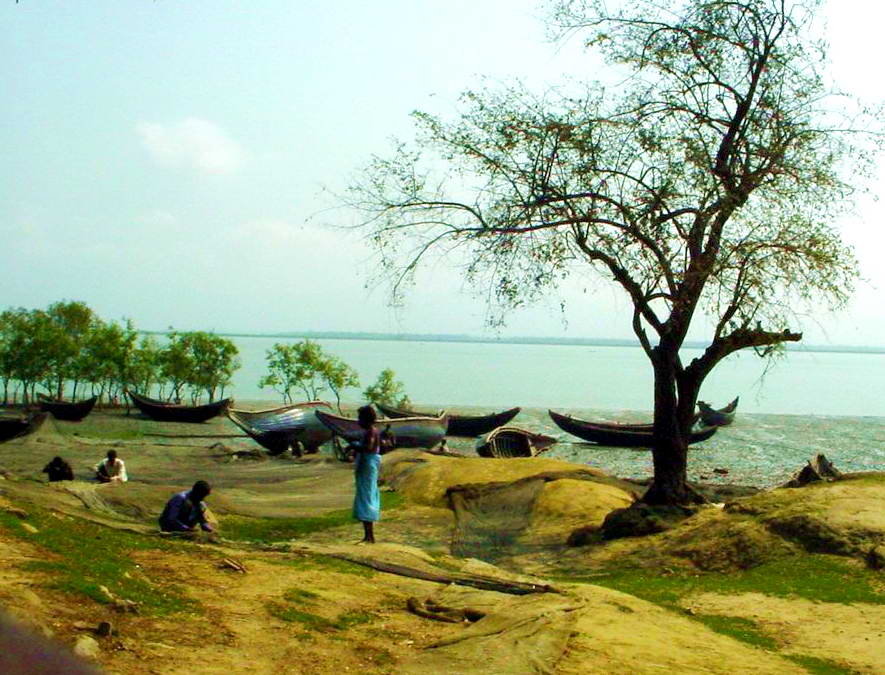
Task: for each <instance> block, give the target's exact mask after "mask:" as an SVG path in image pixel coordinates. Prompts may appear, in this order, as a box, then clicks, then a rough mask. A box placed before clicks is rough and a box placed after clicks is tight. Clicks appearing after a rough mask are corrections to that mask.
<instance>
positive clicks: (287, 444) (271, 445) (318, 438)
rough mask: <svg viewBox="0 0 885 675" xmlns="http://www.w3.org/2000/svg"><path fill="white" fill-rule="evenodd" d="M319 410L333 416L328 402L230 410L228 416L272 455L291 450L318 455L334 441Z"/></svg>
mask: <svg viewBox="0 0 885 675" xmlns="http://www.w3.org/2000/svg"><path fill="white" fill-rule="evenodd" d="M316 410H322V411H323V412H328V413H331V412H332V406H331V405H329V404H328V403H326V402H325V401H308V402H306V403H295V404H293V405H284V406H282V407H281V408H272V409H270V410H238V409H236V408H228V410H227V416H228V418H229V419H230V421H231V422H233V423H234V424H236V425H237V426H238V427H239V428H240V429H242V430H243V431H245V432H246V433H247V434H248V435H249V436H251V437H252V438H253V439H255V441H256V442H257V443H258V444H260V445H261V446H263V447H264V448H267V451H268V452H269V453H270V454H272V455H279V454H282V453H284V452H286V451H287V450H289V449H290V448H291V449H292V450H293V452H295V454H301V453H300V450H301V449H302V448H303V449H304V451H305V452H308V453H309V452H316V450H317V449H318V448H319V447H320V446H321V445H322V444H323V443H325V442H326V441H328V440H329V439H331V438H332V432H331V431H330V430H329V428H328V427H327V426H326V425H325V424H323V423H322V422H320V420H319V419H318V418H317V416H316V415H315V414H314V411H316Z"/></svg>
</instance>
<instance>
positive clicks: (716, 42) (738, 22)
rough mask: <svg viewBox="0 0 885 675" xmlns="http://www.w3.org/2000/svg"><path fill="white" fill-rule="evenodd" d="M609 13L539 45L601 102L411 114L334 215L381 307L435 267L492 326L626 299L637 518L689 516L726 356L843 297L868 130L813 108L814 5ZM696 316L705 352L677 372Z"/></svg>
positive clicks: (769, 0) (872, 144) (562, 92)
mask: <svg viewBox="0 0 885 675" xmlns="http://www.w3.org/2000/svg"><path fill="white" fill-rule="evenodd" d="M610 4H611V3H605V2H601V1H599V2H597V1H591V0H587V1H580V0H564V1H562V2H558V3H556V5H555V8H554V11H553V12H552V15H551V25H552V27H553V29H554V31H555V32H556V33H557V34H558V35H559V36H566V35H572V36H573V35H579V36H580V37H581V38H582V39H584V40H586V44H587V46H588V48H590V49H592V50H595V51H596V52H597V53H599V54H601V55H602V56H603V57H604V58H605V60H606V62H607V63H608V65H609V66H610V67H611V68H612V69H613V72H614V73H616V74H617V76H618V77H620V81H619V82H618V85H617V86H616V87H605V86H603V85H602V84H599V83H592V82H590V83H585V84H583V85H581V86H580V87H578V86H577V85H574V84H572V85H567V86H564V87H563V88H561V89H551V90H550V91H548V92H546V93H545V94H544V95H536V94H534V93H532V92H529V91H527V90H526V89H524V88H521V87H510V88H499V89H487V90H483V91H468V92H466V93H465V94H464V95H463V97H462V106H463V107H462V110H461V113H460V115H459V116H457V117H456V118H455V119H454V120H443V119H441V118H439V117H436V116H433V115H430V114H426V113H422V112H417V113H415V115H414V116H415V121H416V123H417V126H418V135H417V138H416V141H415V142H414V143H401V144H399V145H398V146H397V147H396V148H395V149H394V151H393V153H392V154H391V155H390V156H388V157H383V158H382V157H376V158H374V159H373V160H372V161H371V163H370V165H369V167H368V168H367V171H366V172H365V173H364V174H363V178H362V179H361V180H359V181H357V182H356V183H355V184H353V185H352V186H351V188H350V191H349V193H348V194H349V196H348V198H347V203H348V205H350V206H352V207H355V208H356V209H358V210H360V211H361V212H362V213H363V214H364V217H365V218H364V221H363V226H364V227H366V228H368V230H369V235H370V238H371V241H372V242H373V244H374V246H375V248H376V251H377V252H378V254H379V256H380V264H379V266H378V269H380V270H383V273H384V274H387V275H389V280H390V281H391V282H392V286H391V287H392V289H393V293H394V296H395V297H399V294H400V293H401V292H402V291H403V290H404V288H406V287H407V285H408V283H409V282H410V281H411V280H412V278H413V276H414V274H415V272H416V270H417V269H418V268H419V266H420V265H421V263H422V262H424V261H425V259H427V258H428V257H429V256H433V255H437V254H439V255H445V256H450V258H449V259H450V260H452V261H453V262H454V264H460V265H463V266H464V267H465V271H466V278H467V279H468V280H469V281H471V282H472V283H473V284H474V285H475V287H476V288H477V289H479V290H480V291H481V292H484V293H486V294H488V296H489V297H490V298H491V299H492V301H493V306H494V308H495V309H496V310H500V312H498V313H496V314H494V319H495V321H497V320H499V319H500V317H502V316H503V312H506V311H507V310H509V309H512V308H515V307H519V306H521V305H523V304H526V303H529V302H532V301H537V300H546V301H548V302H549V301H550V300H551V298H552V297H554V294H555V292H556V288H557V286H558V285H559V284H560V283H561V282H562V281H563V280H565V279H567V278H569V277H575V276H578V277H580V276H589V277H591V278H593V279H594V280H597V281H598V280H606V279H607V280H610V281H612V282H613V283H614V284H615V285H616V286H617V287H618V288H620V289H621V290H622V291H623V292H624V294H625V295H626V297H627V298H628V300H629V302H630V304H631V305H632V308H633V311H632V315H631V316H630V317H629V319H628V320H629V322H630V325H631V326H632V329H633V331H634V333H635V335H636V337H637V339H638V340H639V342H640V344H641V345H642V348H643V349H644V350H645V352H646V354H647V355H648V357H649V359H650V361H651V364H652V367H653V369H654V374H655V388H654V409H655V420H654V421H655V447H654V449H653V451H654V459H655V483H654V485H653V486H652V488H651V489H650V490H649V492H648V493H647V494H646V497H645V499H646V500H647V501H651V502H672V501H686V500H687V499H689V498H690V495H689V494H688V491H687V489H686V471H685V464H686V449H687V436H688V433H689V430H690V427H691V425H692V422H693V419H694V408H695V402H696V400H697V396H698V392H699V390H700V386H701V384H702V383H703V381H704V378H706V376H707V375H708V374H709V372H710V371H711V370H712V368H713V367H714V366H715V365H716V364H717V363H718V362H719V361H721V360H722V359H723V358H725V357H727V356H728V355H729V354H732V353H734V352H735V351H738V350H740V349H744V348H755V349H757V350H758V351H759V352H760V353H762V354H768V353H771V351H772V349H774V348H775V347H776V346H777V345H780V344H782V343H784V342H788V341H797V340H799V339H801V333H799V332H798V331H797V328H798V326H799V319H800V317H801V316H802V314H803V312H812V311H814V309H815V308H816V307H817V305H818V304H820V303H821V302H823V303H826V304H828V305H830V306H832V307H839V306H840V305H842V304H843V303H844V302H845V300H846V299H847V298H848V297H849V295H850V293H851V291H852V288H853V283H854V281H855V280H856V278H857V276H858V270H857V265H856V262H855V258H854V256H853V253H852V251H851V249H850V247H849V246H847V245H846V244H845V243H844V242H843V241H842V239H841V238H840V234H839V231H838V229H837V227H836V224H835V223H836V220H837V217H838V216H839V215H840V214H841V213H842V212H844V210H845V209H846V207H847V205H849V204H850V202H851V199H852V197H853V195H854V193H855V191H856V186H857V185H858V181H859V180H861V179H862V178H863V176H864V175H868V174H869V171H870V169H871V166H872V164H871V157H872V152H873V151H874V150H876V149H878V143H879V139H880V136H879V135H878V131H879V130H880V129H881V124H880V118H879V117H878V116H877V114H875V113H871V112H869V111H866V110H863V109H862V108H860V107H859V106H854V107H850V106H849V104H850V103H851V99H838V100H837V99H836V98H835V96H834V92H832V91H831V90H830V89H829V88H828V85H827V84H826V82H825V80H824V77H823V73H822V66H823V64H824V63H825V45H823V44H822V43H821V42H819V41H815V40H814V38H813V35H814V34H815V33H814V31H813V26H812V21H813V19H814V18H815V13H816V10H817V9H819V6H820V4H821V3H820V2H819V1H818V0H808V1H807V2H787V1H786V0H742V1H734V0H655V1H654V2H652V1H650V0H637V1H634V2H630V3H622V4H621V5H619V8H618V9H615V10H609V9H608V6H609V5H610ZM868 132H872V133H868ZM701 314H702V315H705V316H706V320H707V321H709V322H710V325H711V326H712V329H711V331H710V335H709V344H708V347H707V348H706V350H705V351H704V353H703V354H702V355H701V356H700V357H699V358H696V359H693V360H692V361H691V362H690V363H683V361H682V358H681V356H680V350H681V348H682V345H683V342H684V341H685V339H686V336H687V334H688V331H689V329H690V327H691V325H692V322H693V320H695V319H696V317H697V316H699V315H701Z"/></svg>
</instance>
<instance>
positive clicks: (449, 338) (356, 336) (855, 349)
mask: <svg viewBox="0 0 885 675" xmlns="http://www.w3.org/2000/svg"><path fill="white" fill-rule="evenodd" d="M139 332H140V333H148V334H154V335H168V334H169V333H170V332H173V331H172V330H147V329H141V330H139ZM179 332H188V331H179ZM207 332H211V333H215V334H216V335H220V336H223V337H242V338H286V339H294V338H305V339H320V340H378V341H389V342H395V341H403V342H466V343H471V342H472V343H486V344H489V343H491V344H538V345H542V344H545V345H552V346H576V347H580V346H596V347H641V346H642V345H640V344H639V341H638V340H637V339H635V338H633V339H630V338H602V337H591V338H581V337H553V336H550V337H542V336H531V335H523V336H501V337H483V336H478V335H471V334H469V333H380V332H374V331H284V332H272V333H253V332H240V331H223V332H215V331H207ZM783 344H784V346H785V347H786V348H787V349H788V350H791V351H806V352H835V353H850V354H885V346H883V347H876V346H869V345H866V346H860V345H857V346H855V345H816V344H802V343H783ZM683 346H684V347H688V348H689V349H704V348H706V347H707V346H708V343H707V342H703V341H700V340H686V341H685V343H684V345H683Z"/></svg>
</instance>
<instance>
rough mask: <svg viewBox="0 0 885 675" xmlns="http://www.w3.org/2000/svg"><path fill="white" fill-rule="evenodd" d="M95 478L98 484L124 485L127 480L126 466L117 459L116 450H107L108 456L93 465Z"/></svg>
mask: <svg viewBox="0 0 885 675" xmlns="http://www.w3.org/2000/svg"><path fill="white" fill-rule="evenodd" d="M95 477H96V478H97V479H98V481H99V482H100V483H125V482H126V481H127V480H129V476H127V475H126V465H125V464H124V463H123V460H122V459H117V451H116V450H108V456H107V457H105V458H104V459H103V460H101V461H100V462H99V463H98V464H96V465H95Z"/></svg>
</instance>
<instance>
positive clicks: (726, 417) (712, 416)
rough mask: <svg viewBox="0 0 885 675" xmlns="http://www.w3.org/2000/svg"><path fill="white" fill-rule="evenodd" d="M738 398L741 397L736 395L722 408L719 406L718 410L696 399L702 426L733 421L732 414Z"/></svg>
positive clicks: (726, 423) (726, 424) (720, 424)
mask: <svg viewBox="0 0 885 675" xmlns="http://www.w3.org/2000/svg"><path fill="white" fill-rule="evenodd" d="M740 398H741V397H740V396H738V397H737V398H736V399H734V400H733V401H732V402H731V403H729V404H728V405H727V406H725V407H724V408H719V410H716V409H715V408H712V407H710V405H709V404H708V403H704V402H703V401H698V410H699V411H700V418H701V422H702V423H703V424H704V426H708V427H725V426H728V425H729V424H731V423H732V422H734V416H735V413H736V412H737V407H738V401H739V400H740Z"/></svg>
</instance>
